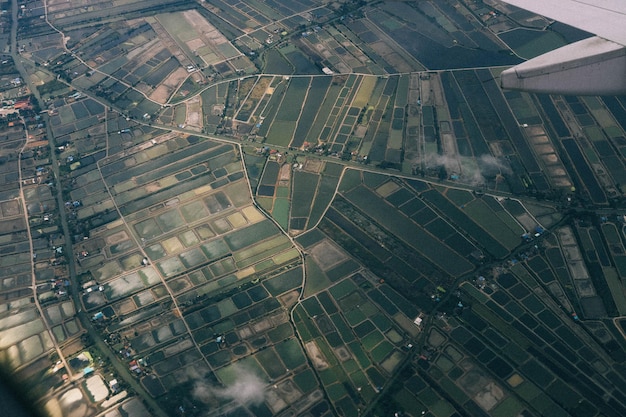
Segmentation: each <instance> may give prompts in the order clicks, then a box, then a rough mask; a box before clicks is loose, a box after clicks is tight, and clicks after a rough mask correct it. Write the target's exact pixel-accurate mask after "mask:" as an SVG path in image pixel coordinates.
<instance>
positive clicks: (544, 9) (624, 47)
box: [500, 0, 626, 95]
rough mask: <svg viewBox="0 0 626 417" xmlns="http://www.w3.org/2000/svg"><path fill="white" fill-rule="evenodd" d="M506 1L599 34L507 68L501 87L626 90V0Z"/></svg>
mask: <svg viewBox="0 0 626 417" xmlns="http://www.w3.org/2000/svg"><path fill="white" fill-rule="evenodd" d="M502 1H503V2H505V3H508V4H511V5H513V6H516V7H519V8H522V9H526V10H529V11H531V12H533V13H537V14H540V15H543V16H546V17H549V18H551V19H554V20H558V21H559V22H563V23H565V24H568V25H570V26H574V27H576V28H579V29H582V30H584V31H586V32H590V33H593V34H595V35H597V36H595V37H592V38H588V39H584V40H582V41H579V42H575V43H572V44H570V45H566V46H564V47H562V48H559V49H556V50H554V51H551V52H548V53H546V54H543V55H541V56H538V57H536V58H533V59H531V60H528V61H526V62H524V63H522V64H519V65H516V66H515V67H513V68H510V69H507V70H506V71H503V72H502V74H501V75H500V83H501V85H502V88H505V89H514V90H524V91H530V92H538V93H551V94H574V95H623V94H626V29H624V28H625V27H626V1H624V0H502Z"/></svg>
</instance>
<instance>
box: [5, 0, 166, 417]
mask: <svg viewBox="0 0 626 417" xmlns="http://www.w3.org/2000/svg"><path fill="white" fill-rule="evenodd" d="M12 4H13V9H12V16H13V25H12V27H11V41H12V51H13V52H12V55H13V60H14V61H15V67H16V68H17V70H18V71H19V72H20V74H21V75H22V78H23V80H24V82H25V83H26V85H27V86H28V88H29V89H30V91H31V92H32V93H33V95H34V96H35V99H36V100H37V101H38V102H39V104H40V107H41V108H42V109H43V108H45V105H44V103H43V101H42V100H41V97H40V95H39V91H38V90H37V88H36V87H35V86H34V85H32V83H31V82H30V77H29V74H28V72H27V71H26V69H25V68H24V65H23V64H22V61H21V57H20V56H19V55H18V54H17V53H16V52H15V46H16V45H17V42H16V40H17V25H18V19H17V15H18V4H17V1H14V2H13V3H12ZM42 116H43V117H42V118H43V122H44V123H45V125H46V129H47V135H48V138H49V143H50V145H49V146H50V156H51V161H52V171H53V173H54V177H55V185H56V187H55V189H56V200H57V209H58V210H59V217H60V219H61V228H62V230H63V235H64V238H65V244H64V246H65V251H66V254H67V255H68V256H67V259H68V270H69V275H70V276H69V278H70V282H71V286H70V288H71V295H72V300H73V301H74V305H75V307H76V311H77V314H76V315H77V317H78V319H79V320H80V323H81V326H82V327H83V329H85V331H86V332H87V335H89V337H90V338H91V340H92V341H93V343H94V345H95V347H96V348H97V349H98V350H99V351H100V353H101V354H102V356H104V357H105V358H106V359H107V360H108V361H109V363H110V364H111V366H113V368H114V369H115V372H116V373H117V375H118V377H119V378H121V379H122V380H124V382H125V383H126V384H127V385H128V386H130V387H131V389H132V390H134V391H135V392H136V393H137V394H138V395H139V396H141V397H142V398H143V399H144V401H145V402H146V404H147V406H148V408H150V412H151V413H152V415H154V416H158V417H167V414H166V413H165V412H164V411H163V410H162V409H161V408H160V407H159V405H158V404H157V402H156V401H155V400H154V399H153V398H152V397H151V396H150V395H149V394H148V393H147V392H146V390H145V389H144V388H143V386H142V385H141V384H140V383H139V382H138V381H137V380H136V379H135V377H134V376H132V375H131V373H130V371H129V370H128V366H127V365H126V363H124V362H122V361H121V360H120V359H119V358H118V357H117V356H116V355H115V353H114V352H113V351H112V350H111V348H110V347H109V346H108V345H107V344H106V343H105V342H104V341H103V340H102V338H101V336H100V332H98V331H97V330H96V329H95V328H94V327H93V325H92V323H91V320H90V317H89V315H88V314H87V313H86V312H85V311H83V310H82V304H81V302H80V294H81V288H79V286H78V281H77V279H76V265H75V263H74V257H73V256H72V252H73V251H72V237H71V236H72V235H71V232H70V228H69V225H68V222H67V215H66V211H65V208H64V207H65V205H64V203H65V202H64V201H63V195H62V191H61V190H62V187H61V186H60V183H59V178H60V177H59V164H58V161H57V157H56V153H55V152H54V139H53V138H54V135H53V132H52V129H51V128H50V123H49V120H48V115H47V114H42ZM63 360H65V359H64V358H63ZM67 369H68V372H69V371H70V370H69V367H68V368H67Z"/></svg>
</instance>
